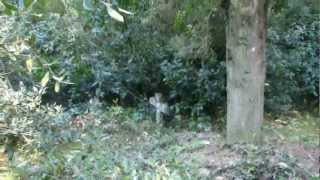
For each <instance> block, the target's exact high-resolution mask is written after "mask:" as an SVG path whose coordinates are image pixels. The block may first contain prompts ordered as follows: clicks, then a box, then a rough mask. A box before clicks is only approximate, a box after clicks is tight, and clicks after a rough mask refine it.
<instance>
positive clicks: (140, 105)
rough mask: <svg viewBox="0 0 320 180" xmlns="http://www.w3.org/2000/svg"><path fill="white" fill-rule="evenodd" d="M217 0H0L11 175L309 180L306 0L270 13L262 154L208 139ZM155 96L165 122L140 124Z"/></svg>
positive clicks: (314, 133)
mask: <svg viewBox="0 0 320 180" xmlns="http://www.w3.org/2000/svg"><path fill="white" fill-rule="evenodd" d="M17 2H18V3H17ZM221 2H222V1H219V0H204V1H198V0H183V1H166V0H157V1H135V0H118V1H117V3H116V2H114V4H113V5H112V6H110V7H109V6H108V5H106V4H105V2H104V1H100V0H83V1H76V0H64V1H60V0H57V1H45V0H38V2H36V1H31V0H30V1H28V0H25V1H11V0H0V24H1V26H0V94H1V97H0V142H1V143H2V144H3V145H4V146H3V151H4V152H5V154H6V156H7V158H8V159H9V162H10V171H11V172H12V173H11V174H12V175H13V176H16V178H17V179H19V178H20V179H197V178H198V179H204V178H207V179H212V178H214V177H224V178H229V179H232V178H241V179H255V178H257V177H265V178H270V179H281V178H282V179H290V178H294V177H295V178H301V179H305V178H306V179H308V178H312V177H314V178H316V176H317V174H316V173H317V172H316V171H317V170H316V168H315V165H316V164H317V161H316V158H317V157H316V156H317V155H315V154H316V153H319V148H317V147H316V146H317V143H318V134H319V129H317V128H315V127H317V126H318V125H319V124H318V122H317V119H316V118H314V117H313V116H315V113H316V111H317V108H318V104H319V66H320V65H319V55H320V51H319V36H320V34H319V32H320V20H319V14H320V13H319V8H317V6H316V3H317V2H316V1H312V0H308V1H295V2H290V3H289V2H287V3H285V2H286V1H281V2H283V3H282V4H281V3H280V1H277V2H278V3H274V4H272V5H273V6H271V7H270V10H269V19H268V38H267V41H268V42H267V44H268V47H267V83H266V88H265V89H266V102H265V107H266V110H267V113H268V115H269V114H270V119H271V120H268V121H267V123H266V125H265V130H264V132H265V134H266V136H267V138H266V140H265V141H266V143H265V144H266V145H264V146H258V147H257V146H251V145H234V146H228V145H225V143H224V138H223V137H221V135H219V134H218V133H212V132H210V131H211V130H221V129H224V128H223V127H224V126H223V125H224V124H225V117H224V114H225V110H226V109H225V102H226V68H225V34H224V33H225V21H226V20H227V18H226V15H225V12H224V10H223V7H221ZM21 3H22V5H21ZM119 7H121V8H124V9H126V10H128V11H131V12H133V15H132V14H131V13H130V12H127V11H122V13H121V15H122V17H124V23H121V22H119V20H120V21H121V18H120V19H119V16H116V15H114V14H113V15H112V13H110V11H112V10H115V9H118V8H119ZM110 8H111V10H110ZM110 14H111V15H110ZM114 19H115V20H114ZM156 92H161V93H162V94H164V96H165V100H166V101H167V102H168V103H169V106H170V117H168V119H167V121H168V122H167V123H166V126H165V127H159V126H158V125H157V124H155V123H154V122H153V121H152V120H153V116H154V109H153V107H152V106H151V105H150V104H149V102H148V99H149V98H150V97H151V96H153V95H154V93H156ZM297 110H298V111H303V112H308V113H306V114H307V115H303V116H301V114H303V113H299V112H296V111H297ZM292 112H295V113H293V114H294V115H292V114H291V113H292ZM268 119H269V118H268ZM274 120H275V121H274ZM301 127H302V128H301ZM219 133H220V132H219ZM223 133H224V131H223V130H222V134H223ZM295 144H299V145H301V146H299V147H295V146H294V145H295ZM288 148H289V150H288ZM295 148H297V149H295ZM290 150H296V151H290ZM299 152H303V153H306V154H308V157H309V159H308V157H307V158H306V157H305V156H303V155H302V154H303V153H300V154H299ZM292 154H294V155H296V157H292ZM204 155H205V156H204ZM228 157H230V158H228ZM299 158H300V159H299ZM210 160H212V161H210ZM0 161H1V158H0ZM215 161H217V162H215ZM218 161H219V162H218ZM220 162H221V163H220ZM0 164H1V162H0ZM310 164H311V165H310ZM0 174H1V172H0ZM0 178H1V176H0Z"/></svg>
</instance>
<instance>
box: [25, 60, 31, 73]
mask: <svg viewBox="0 0 320 180" xmlns="http://www.w3.org/2000/svg"><path fill="white" fill-rule="evenodd" d="M26 66H27V70H28V71H29V72H30V73H31V71H32V67H33V60H32V59H31V58H29V59H27V61H26Z"/></svg>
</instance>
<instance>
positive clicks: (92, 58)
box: [0, 0, 319, 116]
mask: <svg viewBox="0 0 320 180" xmlns="http://www.w3.org/2000/svg"><path fill="white" fill-rule="evenodd" d="M159 2H160V3H157V4H153V5H150V4H147V5H146V4H145V6H143V3H145V2H144V1H141V2H140V3H137V2H135V3H134V4H131V5H130V3H129V4H126V8H127V9H130V10H133V11H135V12H136V14H135V15H134V16H127V17H126V20H127V21H126V23H124V24H121V23H117V22H114V21H108V20H106V19H108V18H109V17H108V15H107V13H106V10H105V7H103V6H100V5H99V4H93V5H92V6H93V8H94V9H95V10H94V11H93V10H86V9H81V8H80V10H79V7H78V6H79V5H74V7H73V6H71V7H69V10H67V11H66V12H65V13H64V14H63V15H57V14H50V15H46V16H41V17H40V16H37V15H35V14H32V13H31V14H27V15H24V16H18V17H16V18H11V19H6V23H11V24H12V25H11V26H10V27H11V28H12V29H11V30H7V31H5V30H3V29H2V31H1V32H2V34H1V35H0V38H1V39H3V41H1V42H3V44H2V45H1V47H2V49H1V50H2V51H6V54H3V55H2V57H1V58H2V60H3V61H2V62H1V63H2V65H4V66H6V68H3V69H2V70H4V69H8V67H9V66H10V69H14V71H17V72H19V74H17V73H12V74H10V75H9V78H10V79H11V80H15V81H19V80H23V81H26V82H29V83H30V84H32V83H34V82H39V81H40V80H41V79H42V78H43V76H44V75H45V73H46V72H48V71H49V72H50V73H51V74H52V75H55V76H63V77H64V79H65V81H70V82H72V83H74V84H73V85H68V84H61V86H62V88H61V89H62V90H61V91H60V93H59V94H57V93H55V92H54V91H53V89H54V88H53V86H54V84H55V80H50V81H49V86H50V87H51V86H52V88H49V89H48V93H47V97H48V98H47V99H48V100H49V99H51V100H52V99H54V101H58V103H64V104H65V105H68V102H70V103H77V102H81V101H86V100H88V99H89V98H90V97H93V96H98V97H99V98H101V99H103V100H105V101H106V102H110V103H112V102H114V100H115V99H119V101H118V103H121V104H123V105H137V104H139V103H146V100H147V98H148V97H150V96H151V95H153V93H154V92H162V93H163V94H165V95H166V98H167V100H168V101H169V102H170V104H171V105H172V108H173V109H175V112H176V113H179V114H184V115H193V116H203V115H212V114H214V115H217V114H219V112H223V110H224V109H225V107H224V106H225V102H226V92H225V87H226V77H225V76H226V73H225V63H224V48H223V47H224V45H225V44H224V43H225V41H224V39H225V37H224V26H223V25H224V24H223V22H224V21H225V20H224V18H225V17H224V15H223V14H221V12H220V10H219V7H218V6H217V4H215V2H217V1H201V2H198V1H194V0H189V1H187V3H176V4H175V3H173V2H171V1H170V2H168V3H165V2H162V1H159ZM161 2H162V3H161ZM141 7H143V8H141ZM212 7H215V8H212ZM75 9H78V10H79V11H77V12H78V13H75V11H74V10H75ZM200 9H201V11H200ZM292 12H294V13H292ZM318 15H319V12H318V11H317V10H316V9H312V4H311V5H310V4H304V6H303V8H302V10H301V11H300V10H299V11H297V9H296V7H295V6H286V7H284V8H282V9H280V10H278V11H277V12H273V13H272V14H271V15H270V18H269V28H268V49H267V66H268V71H267V84H266V108H267V110H268V111H273V112H275V111H276V112H279V111H280V112H283V111H287V110H289V109H291V108H297V107H307V108H312V107H314V106H315V105H316V103H318V102H319V86H318V85H319V77H318V76H319V61H318V59H319V45H318V44H319V39H318V37H319V19H318V18H317V17H318ZM1 28H2V27H1ZM16 45H19V46H22V45H23V47H25V49H26V50H25V51H23V52H22V51H21V52H19V53H17V52H15V53H13V52H10V51H8V47H10V46H16ZM30 57H31V58H32V59H33V60H34V68H33V70H32V73H27V69H26V68H25V71H23V69H24V67H25V61H26V59H28V58H30ZM12 58H15V59H16V60H15V61H12ZM27 84H28V83H27ZM52 97H55V98H52ZM69 105H70V104H69ZM306 105H307V106H306Z"/></svg>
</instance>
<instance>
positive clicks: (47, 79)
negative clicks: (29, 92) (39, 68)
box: [41, 72, 50, 87]
mask: <svg viewBox="0 0 320 180" xmlns="http://www.w3.org/2000/svg"><path fill="white" fill-rule="evenodd" d="M49 79H50V73H49V72H47V73H46V74H45V75H44V76H43V78H42V79H41V86H42V87H45V86H46V85H47V84H48V82H49Z"/></svg>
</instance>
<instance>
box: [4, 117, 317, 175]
mask: <svg viewBox="0 0 320 180" xmlns="http://www.w3.org/2000/svg"><path fill="white" fill-rule="evenodd" d="M317 121H318V119H317V118H315V117H312V116H300V115H294V116H285V117H284V116H281V117H278V118H274V117H273V118H268V119H267V120H266V121H265V125H264V128H263V134H264V137H265V138H264V139H263V143H262V144H261V145H258V146H255V145H247V144H237V145H232V146H230V145H226V144H225V138H224V135H223V133H215V132H211V131H203V132H195V131H187V130H180V131H178V130H174V129H167V128H159V127H157V126H156V125H154V123H152V122H148V121H146V122H144V123H140V124H139V126H135V125H133V124H130V123H129V124H118V123H110V124H106V125H105V126H104V127H103V128H104V129H107V130H106V131H104V133H106V134H108V135H106V136H104V138H99V139H96V141H97V142H95V143H94V144H93V145H92V146H90V148H91V150H90V153H87V154H86V156H88V157H90V156H94V157H92V158H91V159H93V160H96V161H101V163H104V161H102V160H101V159H99V158H101V156H103V157H104V158H105V159H104V160H105V162H106V163H110V162H113V164H112V163H111V165H110V166H114V167H117V168H118V170H117V171H118V175H119V176H120V177H122V176H121V175H120V174H121V173H122V174H130V172H132V170H133V169H134V172H137V174H139V172H140V173H141V174H143V173H144V172H147V171H150V172H151V171H152V170H154V171H155V173H158V174H161V176H163V177H164V176H168V177H171V175H172V174H175V172H179V173H181V174H188V175H189V177H197V178H200V179H203V178H204V179H212V178H216V179H219V178H220V179H232V178H234V177H240V179H241V178H243V179H248V178H249V179H251V178H253V179H254V178H257V177H258V178H259V179H268V178H269V179H270V178H271V179H272V178H273V179H275V178H274V177H287V178H290V177H291V176H292V174H295V176H297V177H299V178H301V179H309V178H310V177H313V178H314V179H318V178H319V167H320V164H319V155H320V148H319V133H320V129H319V128H318V127H319V126H318V124H317V123H318V122H317ZM82 143H83V142H82ZM86 147H87V146H85V145H83V144H76V145H75V144H72V145H63V146H60V147H57V148H56V150H55V151H56V153H54V154H57V156H58V154H59V157H60V156H61V155H62V156H63V157H67V156H71V154H72V152H73V153H74V151H77V152H78V155H79V152H84V151H87V149H86ZM22 154H23V153H22ZM81 155H82V156H83V155H84V153H82V154H81ZM108 155H110V157H108ZM28 158H29V157H27V158H24V160H21V161H26V159H28ZM51 158H52V157H51ZM22 159H23V158H22ZM57 159H59V158H57ZM115 159H116V160H115ZM6 163H7V161H6V158H5V156H4V154H3V153H2V155H1V156H0V179H15V178H13V177H14V176H10V173H11V171H9V170H8V167H7V166H6ZM37 166H40V165H37ZM64 166H68V164H64ZM72 166H75V165H74V164H73V165H72ZM66 168H68V167H66ZM73 168H74V167H73ZM78 168H79V169H80V171H81V167H78ZM33 169H35V168H33ZM172 179H174V178H172ZM191 179H192V178H191Z"/></svg>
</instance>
